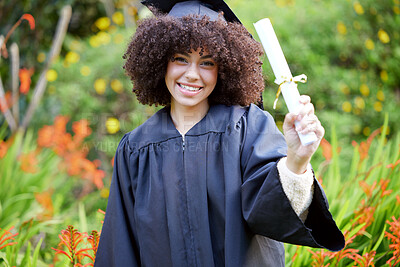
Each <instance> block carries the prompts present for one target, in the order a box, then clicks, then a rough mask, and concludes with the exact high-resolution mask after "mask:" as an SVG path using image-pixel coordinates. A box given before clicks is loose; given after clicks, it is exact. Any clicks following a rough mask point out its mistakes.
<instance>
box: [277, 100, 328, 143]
mask: <svg viewBox="0 0 400 267" xmlns="http://www.w3.org/2000/svg"><path fill="white" fill-rule="evenodd" d="M299 101H300V103H301V104H303V107H302V108H301V110H300V111H299V113H298V114H297V115H295V114H293V113H288V114H287V115H286V117H285V121H284V124H283V128H284V130H288V129H290V128H293V127H294V123H295V122H296V121H297V122H296V126H295V129H296V131H297V132H298V133H301V134H307V133H309V132H315V134H316V135H317V137H318V138H322V137H323V136H324V134H325V129H324V127H322V125H321V122H320V121H319V119H318V117H317V116H316V115H315V114H314V112H315V109H314V105H313V104H312V103H311V98H310V97H309V96H308V95H302V96H300V100H299Z"/></svg>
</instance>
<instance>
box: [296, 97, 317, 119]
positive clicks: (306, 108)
mask: <svg viewBox="0 0 400 267" xmlns="http://www.w3.org/2000/svg"><path fill="white" fill-rule="evenodd" d="M299 101H300V103H301V104H303V107H302V108H301V110H300V111H299V114H298V116H297V120H298V121H301V120H302V119H303V117H305V116H306V115H313V114H314V111H315V109H314V105H313V104H312V103H311V98H310V97H309V96H308V95H302V96H300V100H299Z"/></svg>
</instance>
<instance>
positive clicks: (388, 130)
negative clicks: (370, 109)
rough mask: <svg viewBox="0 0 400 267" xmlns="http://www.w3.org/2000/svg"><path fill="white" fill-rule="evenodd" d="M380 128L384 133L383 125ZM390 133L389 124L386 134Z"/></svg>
mask: <svg viewBox="0 0 400 267" xmlns="http://www.w3.org/2000/svg"><path fill="white" fill-rule="evenodd" d="M380 129H381V133H382V132H383V126H381V127H380ZM388 134H390V127H389V126H387V127H386V135H388Z"/></svg>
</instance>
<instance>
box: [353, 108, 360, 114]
mask: <svg viewBox="0 0 400 267" xmlns="http://www.w3.org/2000/svg"><path fill="white" fill-rule="evenodd" d="M353 113H354V114H355V115H360V114H361V109H359V108H357V107H355V108H354V109H353Z"/></svg>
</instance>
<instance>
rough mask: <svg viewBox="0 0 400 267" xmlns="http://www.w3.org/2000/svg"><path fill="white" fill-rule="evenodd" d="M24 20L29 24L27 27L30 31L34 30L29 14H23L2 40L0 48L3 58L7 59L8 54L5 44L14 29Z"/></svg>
mask: <svg viewBox="0 0 400 267" xmlns="http://www.w3.org/2000/svg"><path fill="white" fill-rule="evenodd" d="M23 19H25V20H27V21H28V22H29V26H30V28H31V30H33V29H35V19H34V18H33V17H32V15H31V14H24V15H22V16H21V18H20V19H19V20H18V21H17V22H16V23H15V24H14V25H13V26H12V28H11V30H9V31H8V33H7V35H6V37H5V38H4V41H3V45H2V46H1V47H0V52H1V55H2V56H3V57H5V58H8V52H7V49H6V43H7V41H8V39H9V38H10V36H11V34H12V33H13V32H14V31H15V29H16V28H17V27H18V26H19V24H21V22H22V20H23Z"/></svg>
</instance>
